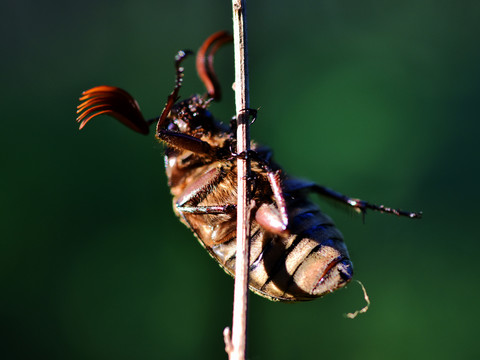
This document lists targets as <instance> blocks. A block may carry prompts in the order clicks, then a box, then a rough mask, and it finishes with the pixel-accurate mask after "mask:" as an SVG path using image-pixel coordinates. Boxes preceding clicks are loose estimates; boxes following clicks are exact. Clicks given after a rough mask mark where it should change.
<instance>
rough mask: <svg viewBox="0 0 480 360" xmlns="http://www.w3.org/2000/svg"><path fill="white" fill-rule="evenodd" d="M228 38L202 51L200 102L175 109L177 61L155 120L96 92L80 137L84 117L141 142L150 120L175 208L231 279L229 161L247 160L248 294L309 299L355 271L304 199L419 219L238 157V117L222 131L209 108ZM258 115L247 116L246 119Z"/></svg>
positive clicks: (126, 97) (255, 152) (267, 155)
mask: <svg viewBox="0 0 480 360" xmlns="http://www.w3.org/2000/svg"><path fill="white" fill-rule="evenodd" d="M231 40H232V37H231V35H229V34H228V33H227V32H224V31H221V32H217V33H215V34H213V35H211V36H210V37H209V38H208V39H207V40H206V41H205V42H204V43H203V45H202V46H201V47H200V49H199V51H198V54H197V57H196V66H197V72H198V74H199V76H200V78H201V80H202V82H203V83H204V84H205V87H206V89H207V93H206V94H205V95H193V96H191V97H190V98H187V99H185V100H182V101H179V91H180V88H181V86H182V81H183V72H184V69H183V67H181V63H182V61H183V60H184V59H185V58H186V57H187V56H188V55H190V54H191V52H190V51H179V52H178V54H177V56H176V57H175V69H176V81H175V86H174V89H173V91H172V93H171V94H170V95H169V96H168V98H167V102H166V105H165V107H164V109H163V111H162V113H161V115H160V116H159V117H157V118H154V119H151V120H145V119H144V117H143V115H142V112H141V111H140V107H139V105H138V103H137V101H136V100H135V99H134V98H133V97H132V96H131V95H130V94H129V93H128V92H126V91H125V90H122V89H120V88H117V87H112V86H97V87H94V88H92V89H90V90H87V91H84V92H83V93H82V97H80V101H81V103H80V105H79V106H78V109H77V113H78V114H79V116H78V118H77V121H78V122H79V123H80V129H82V128H83V127H84V126H85V124H87V123H88V122H89V121H90V120H91V119H93V118H95V117H97V116H99V115H102V114H108V115H110V116H112V117H114V118H116V119H117V120H119V121H120V122H121V123H123V124H124V125H126V126H128V127H129V128H131V129H132V130H134V131H136V132H139V133H141V134H147V133H148V132H149V126H150V124H152V123H154V122H156V124H157V125H156V133H155V135H156V138H157V139H158V140H159V141H160V142H162V143H164V144H165V145H166V149H165V168H166V174H167V178H168V185H169V187H170V190H171V193H172V195H173V209H174V212H175V214H176V215H177V216H178V218H179V219H180V221H181V222H183V223H184V224H185V225H186V226H187V227H189V228H190V229H191V230H192V231H193V233H194V234H195V236H196V237H197V239H198V240H199V242H200V244H201V245H202V246H203V247H204V248H205V249H206V250H207V251H208V253H209V254H210V255H211V256H212V257H213V258H214V259H215V260H216V261H217V262H218V263H219V264H220V266H221V267H222V268H223V269H224V270H225V271H226V272H227V273H228V274H230V275H232V276H234V275H235V260H236V201H237V191H236V190H237V184H236V181H237V180H236V179H237V170H236V159H237V158H238V157H239V156H242V157H249V158H250V161H251V177H250V184H251V185H250V199H251V203H252V204H253V205H252V209H251V214H252V219H251V224H250V226H251V238H250V263H249V275H250V277H249V278H250V280H249V287H250V289H251V290H252V291H253V292H255V293H257V294H259V295H261V296H263V297H266V298H268V299H270V300H274V301H285V302H294V301H305V300H311V299H314V298H317V297H320V296H322V295H325V294H327V293H330V292H333V291H334V290H336V289H339V288H341V287H343V286H345V285H346V284H347V283H348V282H349V281H350V280H351V279H352V276H353V267H352V262H351V260H350V257H349V254H348V250H347V247H346V245H345V243H344V240H343V236H342V234H341V232H340V231H339V230H338V229H337V228H336V227H335V224H334V222H333V221H332V219H331V218H330V217H329V216H328V215H326V214H325V213H323V212H322V211H321V210H320V208H319V207H318V205H316V204H315V203H314V202H312V201H311V200H310V199H309V195H310V194H311V193H317V194H319V195H322V196H324V197H326V198H330V199H333V200H335V201H338V202H340V203H342V204H345V205H347V206H349V207H351V208H353V209H354V210H356V211H357V212H360V213H362V214H365V212H366V211H367V210H369V209H370V210H374V211H379V212H383V213H390V214H395V215H399V216H406V217H409V218H420V217H421V213H416V212H408V211H401V210H396V209H393V208H389V207H385V206H383V205H375V204H371V203H369V202H366V201H363V200H360V199H356V198H351V197H348V196H345V195H343V194H340V193H338V192H336V191H334V190H331V189H329V188H327V187H324V186H321V185H318V184H316V183H314V182H310V181H306V180H300V179H297V178H294V177H290V176H289V175H287V174H286V173H285V172H284V171H283V170H282V169H281V167H280V166H279V165H278V164H276V163H275V162H274V161H273V158H272V151H271V150H270V149H269V148H266V147H263V146H260V145H258V144H256V143H255V142H252V143H251V150H250V151H248V152H247V153H243V154H235V152H234V150H233V149H235V148H236V138H235V137H236V135H235V126H236V125H235V119H232V121H231V122H230V125H229V126H227V125H225V124H223V123H221V122H219V121H217V120H216V119H215V118H214V117H213V115H212V114H211V113H210V111H209V110H208V106H209V104H210V103H211V102H212V101H214V100H215V101H218V100H219V99H220V97H221V94H220V86H219V84H218V80H217V77H216V75H215V72H214V69H213V56H214V54H215V53H216V51H217V50H218V49H219V48H220V47H221V46H222V45H224V44H225V43H228V42H230V41H231ZM249 112H250V113H252V114H253V115H254V116H255V112H254V111H249Z"/></svg>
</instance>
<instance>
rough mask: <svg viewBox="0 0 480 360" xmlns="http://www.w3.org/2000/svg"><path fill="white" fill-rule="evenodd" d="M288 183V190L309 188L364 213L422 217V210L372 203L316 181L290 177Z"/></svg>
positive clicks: (412, 217)
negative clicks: (402, 208) (407, 209)
mask: <svg viewBox="0 0 480 360" xmlns="http://www.w3.org/2000/svg"><path fill="white" fill-rule="evenodd" d="M287 183H288V184H287V188H288V190H287V191H292V192H294V191H299V190H307V191H311V192H315V193H317V194H319V195H322V196H325V197H326V198H329V199H332V200H335V201H338V202H340V203H342V204H344V205H347V206H350V207H351V208H353V209H355V210H356V211H358V212H360V213H362V214H363V215H365V214H366V212H367V210H374V211H379V212H381V213H386V214H394V215H397V216H405V217H408V218H411V219H420V218H421V217H422V212H412V211H404V210H399V209H394V208H391V207H388V206H385V205H376V204H371V203H369V202H367V201H365V200H361V199H357V198H352V197H349V196H347V195H343V194H341V193H339V192H337V191H335V190H332V189H329V188H327V187H325V186H322V185H318V184H315V183H310V182H306V181H305V182H304V181H302V180H296V179H289V180H288V181H287Z"/></svg>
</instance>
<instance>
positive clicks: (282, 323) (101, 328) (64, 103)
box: [0, 0, 480, 360]
mask: <svg viewBox="0 0 480 360" xmlns="http://www.w3.org/2000/svg"><path fill="white" fill-rule="evenodd" d="M172 3H174V2H173V1H170V2H164V1H158V0H157V1H138V0H135V1H113V0H112V1H105V0H96V1H93V0H92V1H90V0H89V1H81V2H78V1H77V2H73V1H48V0H46V1H31V0H30V1H12V0H7V1H4V2H3V3H2V21H1V22H0V26H1V34H2V35H1V37H2V56H1V60H0V65H1V69H0V72H1V85H2V86H1V88H0V91H1V97H0V98H1V112H2V115H1V125H0V128H1V131H0V137H1V139H0V146H1V147H2V149H1V177H0V188H1V211H2V214H1V234H2V235H1V237H2V240H1V248H0V282H1V283H0V326H1V328H2V330H3V335H1V337H0V339H1V340H0V351H1V352H2V353H1V354H0V357H1V358H2V359H102V360H105V359H116V360H120V359H192V358H204V359H225V358H226V355H225V353H224V350H223V346H224V345H223V339H222V330H223V328H224V327H225V326H226V325H229V324H230V323H231V308H232V291H233V290H232V289H233V281H232V280H231V279H230V278H229V277H227V276H226V275H225V274H224V273H223V272H222V271H221V270H220V268H219V267H218V266H217V265H216V264H215V262H214V261H212V260H211V259H210V258H209V256H208V255H207V254H206V253H205V251H204V250H203V249H202V248H201V247H200V246H199V245H198V244H197V243H196V240H195V239H194V238H193V236H192V234H191V233H190V231H189V230H188V229H186V228H185V227H184V226H183V225H181V224H180V223H179V221H177V219H176V218H175V217H174V215H173V212H172V210H171V197H170V195H169V191H168V188H167V184H166V180H165V175H164V172H163V158H162V146H161V145H159V144H157V143H156V141H155V140H154V138H153V136H149V137H142V136H140V135H137V134H135V133H133V132H131V131H130V130H129V129H127V128H125V127H123V126H122V125H120V124H118V123H117V122H115V121H114V120H112V119H110V118H107V117H105V118H99V119H96V120H95V121H94V122H92V123H91V124H89V125H88V126H87V128H86V129H85V130H84V131H82V132H79V131H78V130H77V129H78V127H77V124H76V123H75V121H74V119H75V107H76V105H77V98H78V96H79V94H80V93H81V91H82V90H84V89H87V88H90V87H92V86H94V85H100V84H109V85H116V86H120V87H123V88H125V89H128V91H129V92H131V93H132V94H133V95H134V96H135V97H136V98H137V100H138V101H139V103H140V105H141V106H142V110H143V111H144V113H145V115H146V116H147V117H153V116H155V115H158V114H159V113H160V111H161V110H162V108H163V105H164V103H165V99H166V96H167V95H168V94H169V92H170V91H171V89H172V86H173V81H174V69H173V56H174V54H175V52H176V51H177V50H179V49H182V48H192V49H197V48H198V46H199V45H200V44H201V42H202V41H203V40H204V39H205V38H206V37H207V36H208V35H210V34H211V33H213V32H214V31H217V30H220V29H230V28H231V9H230V4H229V2H228V1H220V0H217V1H213V0H211V1H182V2H178V3H177V4H172ZM248 14H249V19H248V23H249V40H250V48H249V52H250V75H251V80H250V87H251V104H252V106H253V107H260V111H259V116H258V121H257V122H256V123H255V124H254V125H253V127H252V131H251V132H252V137H253V138H255V139H257V140H258V141H259V142H262V143H267V144H269V145H270V146H271V147H272V148H274V149H275V154H276V159H277V160H278V162H280V163H281V164H282V165H283V166H284V168H285V169H286V170H287V171H288V172H290V173H292V174H296V175H298V176H302V177H305V178H309V179H312V180H315V181H318V182H319V183H321V184H324V185H328V186H330V187H333V188H335V189H337V190H338V191H341V192H344V193H346V194H349V195H352V196H358V197H361V198H364V199H368V200H370V201H372V202H376V203H385V204H387V205H392V206H397V207H401V208H405V209H412V210H423V211H424V214H425V217H424V219H423V220H421V221H412V220H408V219H404V218H396V217H393V216H387V215H380V214H375V213H369V214H368V215H367V219H366V223H365V224H363V223H362V219H361V217H359V216H353V215H351V214H349V213H345V212H343V211H341V210H340V209H337V208H336V207H334V206H333V207H332V206H331V205H329V204H324V205H322V207H323V208H324V209H325V211H327V212H328V213H329V214H331V215H332V216H333V217H334V218H335V221H336V223H337V225H338V227H339V228H340V229H341V230H342V231H343V233H344V235H345V238H346V241H347V244H348V246H349V249H350V254H351V257H352V259H353V262H354V264H355V269H356V278H357V279H359V280H361V281H363V283H364V284H365V286H366V287H367V290H368V292H369V295H370V298H371V300H372V305H371V308H370V310H369V312H368V313H367V314H365V315H362V316H359V317H358V318H357V319H355V320H348V319H345V318H344V317H343V315H342V314H344V313H346V312H349V311H353V310H355V309H359V308H361V307H362V306H363V305H364V301H363V297H362V293H361V290H360V287H359V286H358V285H357V284H352V285H350V286H349V287H348V288H347V289H346V290H341V291H339V292H337V293H335V294H333V295H330V296H327V297H325V298H323V299H319V300H316V301H313V302H310V303H302V304H294V305H289V304H278V303H272V302H269V301H267V300H264V299H262V298H259V297H258V296H255V295H252V296H251V297H250V300H251V301H250V317H249V319H250V327H249V331H250V332H249V344H250V347H249V358H250V359H292V358H296V359H314V358H315V359H317V358H318V359H336V358H349V359H436V360H440V359H454V358H455V359H478V358H480V350H479V348H478V340H477V339H478V320H479V312H480V311H479V308H480V301H479V298H480V296H479V295H480V291H479V286H478V285H479V281H478V275H477V264H478V252H479V248H480V241H479V240H480V238H479V236H478V227H479V220H478V219H479V216H478V215H479V211H478V203H479V201H480V197H479V189H478V176H479V161H478V154H479V152H478V150H477V149H478V133H479V130H480V125H479V111H478V106H479V95H480V47H479V42H478V38H479V35H480V31H479V30H480V25H478V23H479V18H480V5H479V2H478V1H468V0H462V1H455V0H448V1H438V0H437V1H433V0H428V1H418V0H407V1H397V2H393V1H387V2H385V1H381V0H370V1H353V0H348V1H333V0H322V1H296V2H287V1H258V2H253V1H252V2H251V3H250V4H249V8H248ZM232 60H233V55H232V47H227V48H225V49H222V50H221V51H220V52H219V56H217V58H216V64H217V68H218V72H219V74H220V79H221V81H222V84H223V89H224V92H225V94H226V96H225V100H224V101H223V102H222V103H220V104H214V105H213V106H212V111H213V112H214V113H215V114H216V115H217V116H218V117H219V118H221V119H225V120H227V119H229V118H230V117H231V116H232V115H233V113H234V105H233V100H232V99H233V96H232V93H231V91H229V89H230V85H231V83H232V81H233V71H232V65H231V64H232ZM185 66H186V73H185V82H184V85H185V86H184V88H183V89H182V95H183V96H184V97H185V96H190V95H191V94H192V93H194V92H203V91H204V89H203V87H202V85H201V83H200V81H199V80H198V79H197V76H196V74H195V69H194V61H193V59H190V60H188V61H187V62H186V63H185Z"/></svg>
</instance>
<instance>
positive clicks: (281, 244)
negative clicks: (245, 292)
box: [204, 198, 353, 301]
mask: <svg viewBox="0 0 480 360" xmlns="http://www.w3.org/2000/svg"><path fill="white" fill-rule="evenodd" d="M288 205H289V218H290V222H291V226H290V235H287V236H281V235H277V234H272V233H269V232H267V231H265V230H264V229H263V228H262V227H261V226H259V225H258V223H256V222H255V221H253V222H252V227H251V240H250V283H249V284H250V289H251V290H252V291H254V292H256V293H257V294H259V295H261V296H264V297H267V298H270V299H271V300H277V301H305V300H312V299H314V298H316V297H320V296H322V295H324V294H326V293H329V292H332V291H334V290H336V289H338V288H340V287H342V286H344V285H346V284H347V283H348V282H349V281H350V279H351V278H352V275H353V269H352V264H351V262H350V259H349V256H348V251H347V248H346V246H345V244H344V242H343V237H342V234H341V233H340V231H339V230H338V229H337V228H336V227H335V225H334V224H333V221H332V220H331V219H330V217H328V216H327V215H325V214H323V213H322V212H321V211H320V209H319V208H318V207H317V206H316V205H315V204H313V203H312V202H310V201H308V200H306V199H305V198H300V199H297V200H290V201H289V202H288ZM232 222H233V221H232ZM204 245H205V244H204ZM206 248H207V250H209V252H210V253H211V255H212V256H213V257H214V258H215V259H216V260H217V261H218V262H219V263H220V265H221V266H222V267H223V268H224V269H225V270H226V271H227V272H228V273H229V274H231V275H232V276H233V275H234V274H235V259H236V238H235V237H232V238H231V239H230V240H228V241H226V242H224V243H221V244H216V245H213V246H212V247H208V246H206Z"/></svg>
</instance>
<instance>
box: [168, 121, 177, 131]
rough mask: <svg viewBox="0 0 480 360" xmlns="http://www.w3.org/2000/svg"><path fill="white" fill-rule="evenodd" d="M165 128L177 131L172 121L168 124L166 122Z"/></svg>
mask: <svg viewBox="0 0 480 360" xmlns="http://www.w3.org/2000/svg"><path fill="white" fill-rule="evenodd" d="M167 129H168V130H170V131H178V126H177V125H176V124H174V123H170V124H168V127H167Z"/></svg>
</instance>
